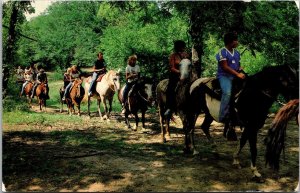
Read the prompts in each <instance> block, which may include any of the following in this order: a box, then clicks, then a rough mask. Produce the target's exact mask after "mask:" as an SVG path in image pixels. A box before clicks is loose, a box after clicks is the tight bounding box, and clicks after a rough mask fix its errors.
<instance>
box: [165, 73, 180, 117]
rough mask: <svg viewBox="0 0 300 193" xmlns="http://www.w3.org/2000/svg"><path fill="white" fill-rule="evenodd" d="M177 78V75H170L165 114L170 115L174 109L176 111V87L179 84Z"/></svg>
mask: <svg viewBox="0 0 300 193" xmlns="http://www.w3.org/2000/svg"><path fill="white" fill-rule="evenodd" d="M177 82H178V81H177V79H176V78H175V77H172V76H170V78H169V83H168V86H167V91H166V109H167V110H166V112H165V113H164V114H165V116H170V115H171V114H172V111H174V109H175V108H174V106H175V103H176V101H175V94H176V93H175V88H176V86H177Z"/></svg>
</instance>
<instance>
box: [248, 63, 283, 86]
mask: <svg viewBox="0 0 300 193" xmlns="http://www.w3.org/2000/svg"><path fill="white" fill-rule="evenodd" d="M284 73H287V67H286V66H285V65H278V66H265V67H264V68H263V69H262V70H261V71H260V72H257V73H256V74H253V75H251V76H249V77H248V81H247V84H248V86H250V85H252V86H255V87H260V88H263V87H265V86H268V87H276V85H277V84H276V81H278V80H279V77H281V76H282V74H284Z"/></svg>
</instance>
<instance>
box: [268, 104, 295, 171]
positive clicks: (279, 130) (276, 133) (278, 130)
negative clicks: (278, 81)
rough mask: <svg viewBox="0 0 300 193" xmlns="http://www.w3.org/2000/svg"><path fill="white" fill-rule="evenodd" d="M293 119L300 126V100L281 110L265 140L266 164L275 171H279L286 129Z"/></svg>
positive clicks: (286, 105)
mask: <svg viewBox="0 0 300 193" xmlns="http://www.w3.org/2000/svg"><path fill="white" fill-rule="evenodd" d="M293 117H294V118H296V122H297V124H298V126H299V120H298V119H299V118H300V117H299V99H294V100H290V101H289V102H288V103H287V104H285V105H284V106H283V107H281V108H280V109H279V111H278V112H277V114H276V116H275V118H274V120H273V122H272V126H271V128H270V129H269V131H268V136H267V137H266V138H265V144H266V146H267V148H266V155H265V157H266V164H267V165H270V166H271V168H273V169H274V170H279V158H280V154H281V152H282V150H283V149H284V141H285V135H286V127H287V124H288V122H289V120H291V119H292V118H293ZM297 118H298V119H297Z"/></svg>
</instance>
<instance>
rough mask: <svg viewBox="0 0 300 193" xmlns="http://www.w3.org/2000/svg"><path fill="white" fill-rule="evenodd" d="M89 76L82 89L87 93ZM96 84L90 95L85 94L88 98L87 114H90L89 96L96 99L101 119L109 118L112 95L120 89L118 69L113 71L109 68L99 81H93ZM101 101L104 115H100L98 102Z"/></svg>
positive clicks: (99, 110)
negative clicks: (107, 103)
mask: <svg viewBox="0 0 300 193" xmlns="http://www.w3.org/2000/svg"><path fill="white" fill-rule="evenodd" d="M89 80H90V78H88V79H87V80H86V82H85V85H84V89H85V93H86V95H87V93H88V89H89V87H90V82H89ZM95 84H96V92H95V93H93V95H92V96H87V99H88V115H89V117H91V116H90V102H91V97H93V98H96V99H97V105H98V112H99V116H100V118H101V120H103V119H104V120H105V119H107V120H109V115H110V112H111V110H112V101H113V96H114V94H115V93H116V92H119V90H120V74H119V71H117V72H116V71H114V70H110V71H108V72H107V73H106V74H105V75H104V76H103V77H102V80H101V81H100V82H95ZM106 100H108V101H109V109H108V111H107V105H106ZM101 101H102V102H103V106H104V112H105V113H104V114H105V115H104V116H103V117H102V114H101V109H100V103H101Z"/></svg>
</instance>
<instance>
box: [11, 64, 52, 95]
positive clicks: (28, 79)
mask: <svg viewBox="0 0 300 193" xmlns="http://www.w3.org/2000/svg"><path fill="white" fill-rule="evenodd" d="M17 75H18V79H19V80H23V81H24V83H23V85H22V89H21V93H20V96H22V95H23V94H24V91H25V88H26V86H27V85H28V84H29V83H32V84H33V87H32V89H31V90H30V93H29V94H30V97H31V98H33V97H34V96H35V91H36V88H37V86H38V85H40V84H41V83H44V84H45V86H46V90H47V94H46V99H49V98H50V97H49V87H48V78H47V74H46V73H45V70H44V69H43V68H42V67H41V66H40V65H38V66H37V67H36V66H35V65H34V64H31V65H30V66H29V67H27V68H25V70H23V69H22V68H21V67H20V66H19V67H18V69H17Z"/></svg>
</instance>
